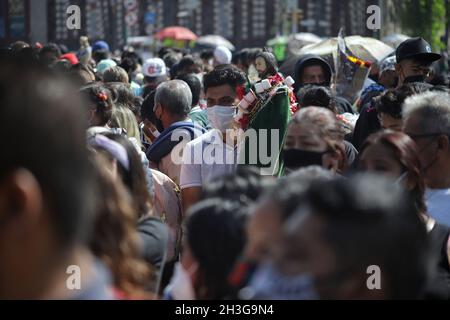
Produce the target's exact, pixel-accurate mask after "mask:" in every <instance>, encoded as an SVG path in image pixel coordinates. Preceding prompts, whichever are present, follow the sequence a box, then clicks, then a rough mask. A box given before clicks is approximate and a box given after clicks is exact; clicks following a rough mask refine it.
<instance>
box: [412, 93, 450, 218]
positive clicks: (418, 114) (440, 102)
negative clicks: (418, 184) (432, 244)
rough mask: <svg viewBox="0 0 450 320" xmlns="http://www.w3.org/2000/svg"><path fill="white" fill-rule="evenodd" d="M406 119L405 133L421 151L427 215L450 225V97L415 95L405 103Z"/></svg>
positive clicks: (434, 94)
mask: <svg viewBox="0 0 450 320" xmlns="http://www.w3.org/2000/svg"><path fill="white" fill-rule="evenodd" d="M403 116H404V127H403V131H404V132H405V133H406V134H408V135H409V136H410V137H411V138H412V139H413V140H414V141H415V142H416V143H417V147H418V150H419V154H420V160H421V162H422V175H423V177H424V179H425V184H426V186H427V190H426V194H425V197H426V202H427V207H428V214H429V215H430V216H431V217H433V218H434V219H435V220H436V221H437V222H438V223H441V224H444V225H447V226H450V94H447V93H443V92H426V93H423V94H420V95H416V96H412V97H410V98H408V99H407V100H406V101H405V105H404V111H403Z"/></svg>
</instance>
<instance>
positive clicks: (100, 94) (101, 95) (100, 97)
mask: <svg viewBox="0 0 450 320" xmlns="http://www.w3.org/2000/svg"><path fill="white" fill-rule="evenodd" d="M97 98H99V99H100V100H101V101H106V100H108V96H107V95H106V94H104V93H99V94H97Z"/></svg>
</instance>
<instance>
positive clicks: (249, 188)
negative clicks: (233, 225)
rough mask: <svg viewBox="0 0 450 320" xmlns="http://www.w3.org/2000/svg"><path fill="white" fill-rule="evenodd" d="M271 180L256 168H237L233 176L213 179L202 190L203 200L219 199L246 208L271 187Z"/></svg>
mask: <svg viewBox="0 0 450 320" xmlns="http://www.w3.org/2000/svg"><path fill="white" fill-rule="evenodd" d="M272 182H273V179H272V178H269V177H267V176H263V175H261V172H260V171H259V169H258V168H256V167H251V166H238V168H237V169H236V172H235V173H234V174H229V175H225V176H222V177H220V178H217V179H213V180H212V181H211V182H209V183H208V184H206V185H205V186H204V188H203V194H202V198H203V199H209V198H220V199H223V200H230V201H234V202H239V203H242V205H243V206H248V205H250V204H252V203H254V202H255V201H257V200H258V198H259V197H260V196H261V194H262V193H263V192H264V191H265V189H266V188H267V187H269V186H271V185H272Z"/></svg>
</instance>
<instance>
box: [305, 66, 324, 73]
mask: <svg viewBox="0 0 450 320" xmlns="http://www.w3.org/2000/svg"><path fill="white" fill-rule="evenodd" d="M312 71H315V72H323V68H322V66H321V65H320V64H313V65H310V66H307V67H305V69H304V70H303V72H312Z"/></svg>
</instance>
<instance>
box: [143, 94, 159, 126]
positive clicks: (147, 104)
mask: <svg viewBox="0 0 450 320" xmlns="http://www.w3.org/2000/svg"><path fill="white" fill-rule="evenodd" d="M155 94H156V90H153V91H152V92H150V93H149V94H148V95H147V96H146V97H145V99H144V102H143V103H142V106H141V118H142V119H143V120H148V121H150V122H151V123H153V124H155V123H156V116H155V113H154V112H153V108H154V106H155Z"/></svg>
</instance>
